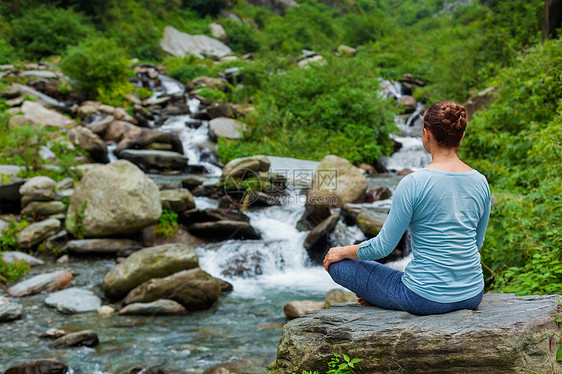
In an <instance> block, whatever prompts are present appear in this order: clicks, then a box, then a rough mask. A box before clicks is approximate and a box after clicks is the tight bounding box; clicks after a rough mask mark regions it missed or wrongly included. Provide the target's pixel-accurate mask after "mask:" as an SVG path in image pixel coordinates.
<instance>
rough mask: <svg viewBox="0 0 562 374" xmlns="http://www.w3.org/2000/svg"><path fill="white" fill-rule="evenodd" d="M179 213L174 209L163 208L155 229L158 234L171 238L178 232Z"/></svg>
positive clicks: (161, 236)
mask: <svg viewBox="0 0 562 374" xmlns="http://www.w3.org/2000/svg"><path fill="white" fill-rule="evenodd" d="M178 228H179V225H178V214H177V213H176V212H174V211H173V210H169V209H162V215H161V216H160V219H159V220H158V223H157V224H156V228H155V229H154V231H155V233H156V236H158V237H160V238H171V237H174V236H176V234H177V233H178Z"/></svg>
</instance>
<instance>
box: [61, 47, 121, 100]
mask: <svg viewBox="0 0 562 374" xmlns="http://www.w3.org/2000/svg"><path fill="white" fill-rule="evenodd" d="M61 68H62V70H63V71H64V72H65V74H67V75H68V76H69V77H70V78H72V79H73V83H74V85H75V86H76V88H78V89H79V90H80V91H81V92H83V93H85V94H86V95H88V96H90V97H97V98H100V99H103V101H105V102H111V101H113V100H118V99H119V98H120V97H122V95H123V94H125V93H127V92H128V91H130V90H132V87H131V85H130V84H129V82H128V80H127V76H128V75H129V70H128V60H127V57H126V54H125V51H124V50H123V49H122V48H120V47H118V46H117V44H116V43H115V42H114V41H113V40H111V39H106V38H102V37H90V38H88V39H86V40H84V41H83V42H81V43H80V44H78V45H77V46H75V47H70V48H68V50H67V51H66V54H65V55H64V57H63V59H62V61H61Z"/></svg>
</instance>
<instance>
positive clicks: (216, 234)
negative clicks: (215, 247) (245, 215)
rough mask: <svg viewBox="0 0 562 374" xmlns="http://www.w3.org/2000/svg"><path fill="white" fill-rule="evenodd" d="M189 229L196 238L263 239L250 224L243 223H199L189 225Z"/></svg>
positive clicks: (227, 221)
mask: <svg viewBox="0 0 562 374" xmlns="http://www.w3.org/2000/svg"><path fill="white" fill-rule="evenodd" d="M187 229H188V230H189V232H190V233H191V234H193V235H195V236H200V237H204V238H208V239H213V240H226V239H259V238H261V235H260V234H259V233H258V232H257V231H256V230H255V229H254V228H253V227H252V226H251V225H250V224H249V223H248V222H241V221H230V220H224V221H215V222H198V223H193V224H191V225H189V226H188V227H187Z"/></svg>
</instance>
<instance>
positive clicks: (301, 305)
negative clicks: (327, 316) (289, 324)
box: [283, 300, 324, 319]
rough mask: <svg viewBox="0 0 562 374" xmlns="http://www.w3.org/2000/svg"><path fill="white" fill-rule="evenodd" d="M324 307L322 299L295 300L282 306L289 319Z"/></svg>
mask: <svg viewBox="0 0 562 374" xmlns="http://www.w3.org/2000/svg"><path fill="white" fill-rule="evenodd" d="M319 309H324V302H323V301H311V300H295V301H289V302H288V303H287V304H285V305H284V306H283V313H285V316H287V318H289V319H294V318H300V317H302V316H304V315H305V314H306V313H308V312H311V311H313V310H319Z"/></svg>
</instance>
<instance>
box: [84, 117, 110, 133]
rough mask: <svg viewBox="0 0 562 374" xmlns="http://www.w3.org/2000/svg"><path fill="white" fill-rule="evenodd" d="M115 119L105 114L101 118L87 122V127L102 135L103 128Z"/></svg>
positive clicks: (105, 128)
mask: <svg viewBox="0 0 562 374" xmlns="http://www.w3.org/2000/svg"><path fill="white" fill-rule="evenodd" d="M114 121H115V117H113V116H112V115H109V116H105V117H103V118H102V119H100V120H98V121H95V122H92V123H90V124H88V128H89V129H90V130H92V132H93V133H94V134H96V135H98V136H103V134H104V133H105V130H107V128H108V127H109V125H111V124H112V123H113V122H114Z"/></svg>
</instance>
